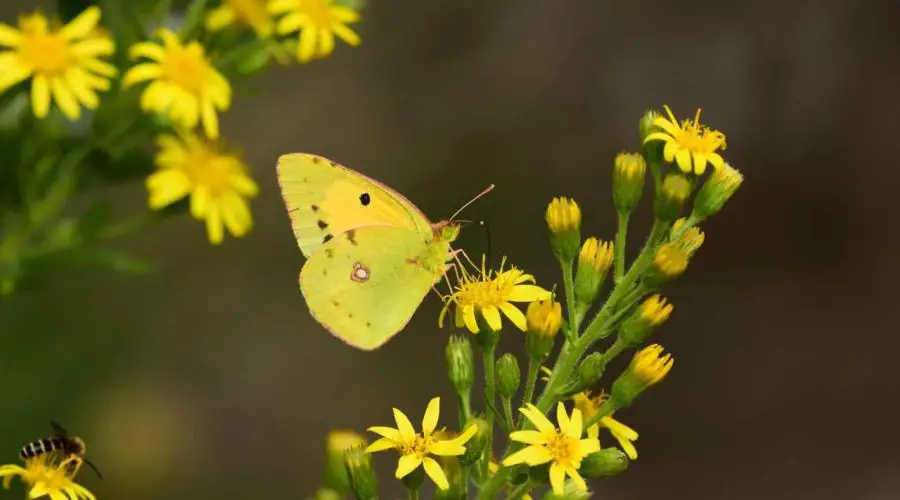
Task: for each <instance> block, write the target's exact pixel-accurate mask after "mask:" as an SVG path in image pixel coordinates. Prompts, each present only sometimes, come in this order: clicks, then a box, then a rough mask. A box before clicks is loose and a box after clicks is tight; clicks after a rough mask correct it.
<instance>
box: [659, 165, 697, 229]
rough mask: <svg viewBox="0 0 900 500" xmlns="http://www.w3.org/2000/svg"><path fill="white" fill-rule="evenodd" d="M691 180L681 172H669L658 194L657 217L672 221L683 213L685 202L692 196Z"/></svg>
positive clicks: (664, 220)
mask: <svg viewBox="0 0 900 500" xmlns="http://www.w3.org/2000/svg"><path fill="white" fill-rule="evenodd" d="M691 189H692V187H691V181H689V180H688V179H687V177H685V176H683V175H680V174H669V175H667V176H666V178H665V179H664V180H663V183H662V187H661V188H660V189H659V192H658V193H657V194H656V203H655V204H654V208H655V210H656V218H657V219H659V220H661V221H663V222H672V221H673V220H675V219H677V218H678V216H679V215H681V211H682V210H684V203H685V201H687V199H688V197H690V196H691Z"/></svg>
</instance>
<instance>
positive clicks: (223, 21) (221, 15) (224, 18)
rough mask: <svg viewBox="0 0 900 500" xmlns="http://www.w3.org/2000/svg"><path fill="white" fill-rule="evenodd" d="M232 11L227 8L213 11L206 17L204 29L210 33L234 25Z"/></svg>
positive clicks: (223, 7)
mask: <svg viewBox="0 0 900 500" xmlns="http://www.w3.org/2000/svg"><path fill="white" fill-rule="evenodd" d="M234 20H235V15H234V10H233V9H231V8H230V7H227V6H222V7H219V8H217V9H213V10H211V11H210V12H209V14H207V15H206V27H207V28H209V30H210V31H219V30H220V29H222V28H224V27H226V26H228V25H229V24H232V23H234Z"/></svg>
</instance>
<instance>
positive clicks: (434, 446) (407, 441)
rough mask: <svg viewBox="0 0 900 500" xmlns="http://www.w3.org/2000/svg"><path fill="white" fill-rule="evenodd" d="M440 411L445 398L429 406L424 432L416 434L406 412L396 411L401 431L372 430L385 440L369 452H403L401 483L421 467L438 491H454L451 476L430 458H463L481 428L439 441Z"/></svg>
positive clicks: (401, 455) (423, 425)
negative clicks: (451, 487)
mask: <svg viewBox="0 0 900 500" xmlns="http://www.w3.org/2000/svg"><path fill="white" fill-rule="evenodd" d="M440 409H441V398H434V399H432V400H431V401H430V402H429V403H428V408H426V409H425V416H424V417H422V432H421V433H416V430H415V429H414V428H413V426H412V423H411V422H410V421H409V418H407V416H406V415H404V414H403V412H402V411H400V410H398V409H397V408H394V420H395V421H396V422H397V428H396V429H395V428H393V427H369V431H370V432H374V433H375V434H378V435H379V436H381V438H380V439H378V440H377V441H375V442H374V443H372V444H370V445H369V447H368V448H366V451H367V452H369V453H373V452H376V451H384V450H398V451H399V452H400V460H398V462H397V471H396V473H395V476H396V477H397V479H402V478H403V477H405V476H406V475H407V474H409V473H410V472H412V471H414V470H416V469H418V468H419V466H420V465H421V466H422V467H424V468H425V473H426V474H428V477H430V478H431V480H432V481H434V484H436V485H437V486H438V488H440V489H442V490H446V489H447V488H449V487H450V483H449V482H448V481H447V476H446V475H445V474H444V471H443V469H441V466H440V464H438V462H437V460H435V459H433V458H431V457H430V456H429V455H436V456H459V455H462V454H463V453H465V452H466V448H465V446H463V445H464V444H466V441H468V440H469V439H471V438H472V436H474V435H475V432H476V430H477V426H476V425H474V424H473V425H470V426H469V428H468V429H466V430H465V432H463V433H462V434H460V435H459V436H458V437H455V438H453V439H446V440H441V439H438V437H437V436H435V428H436V427H437V422H438V417H439V416H440Z"/></svg>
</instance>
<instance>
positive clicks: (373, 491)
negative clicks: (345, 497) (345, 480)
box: [344, 446, 378, 500]
mask: <svg viewBox="0 0 900 500" xmlns="http://www.w3.org/2000/svg"><path fill="white" fill-rule="evenodd" d="M344 465H345V466H346V468H347V474H348V475H349V477H350V488H351V489H352V490H353V494H354V496H356V500H375V499H376V498H378V481H377V480H376V479H375V470H374V469H373V468H372V457H371V455H369V454H368V453H366V451H365V448H363V447H362V446H359V447H354V448H351V449H350V450H349V451H347V453H345V454H344Z"/></svg>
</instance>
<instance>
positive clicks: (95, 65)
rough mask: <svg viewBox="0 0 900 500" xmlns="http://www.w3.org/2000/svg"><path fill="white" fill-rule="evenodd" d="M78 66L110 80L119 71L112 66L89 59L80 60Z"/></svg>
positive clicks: (98, 60)
mask: <svg viewBox="0 0 900 500" xmlns="http://www.w3.org/2000/svg"><path fill="white" fill-rule="evenodd" d="M79 65H80V66H81V67H82V68H84V69H86V70H88V71H92V72H94V73H97V74H98V75H102V76H105V77H107V78H112V77H114V76H116V75H117V74H118V73H119V70H117V69H116V67H115V66H113V65H112V64H109V63H108V62H105V61H101V60H100V59H95V58H91V57H87V58H84V59H82V61H81V62H80V63H79Z"/></svg>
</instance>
